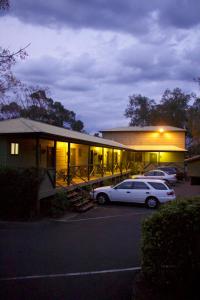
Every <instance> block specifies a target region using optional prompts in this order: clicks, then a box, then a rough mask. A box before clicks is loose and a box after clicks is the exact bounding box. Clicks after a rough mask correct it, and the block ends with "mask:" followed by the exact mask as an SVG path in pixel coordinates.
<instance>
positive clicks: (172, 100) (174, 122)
mask: <svg viewBox="0 0 200 300" xmlns="http://www.w3.org/2000/svg"><path fill="white" fill-rule="evenodd" d="M192 97H193V95H192V94H185V93H184V92H182V91H181V89H179V88H175V89H174V90H172V91H171V90H169V89H167V90H166V91H165V92H164V94H163V96H162V99H161V103H160V105H158V106H157V108H156V110H157V118H156V110H155V111H154V118H153V120H155V121H154V124H155V123H156V122H161V121H162V123H163V124H168V125H171V126H176V127H182V128H184V127H186V125H187V111H188V108H189V102H190V100H191V99H192Z"/></svg>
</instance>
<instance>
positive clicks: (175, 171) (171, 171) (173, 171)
mask: <svg viewBox="0 0 200 300" xmlns="http://www.w3.org/2000/svg"><path fill="white" fill-rule="evenodd" d="M158 170H162V171H164V172H166V173H168V174H176V178H177V180H183V179H184V178H185V174H184V172H182V171H180V170H179V169H178V168H176V167H169V166H160V167H158Z"/></svg>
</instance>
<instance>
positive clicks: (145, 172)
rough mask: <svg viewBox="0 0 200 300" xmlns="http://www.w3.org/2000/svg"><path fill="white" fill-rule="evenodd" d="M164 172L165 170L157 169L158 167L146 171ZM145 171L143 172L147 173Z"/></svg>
mask: <svg viewBox="0 0 200 300" xmlns="http://www.w3.org/2000/svg"><path fill="white" fill-rule="evenodd" d="M157 171H158V172H165V171H163V170H159V169H154V170H149V171H147V172H157ZM147 172H145V173H147Z"/></svg>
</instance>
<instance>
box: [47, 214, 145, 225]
mask: <svg viewBox="0 0 200 300" xmlns="http://www.w3.org/2000/svg"><path fill="white" fill-rule="evenodd" d="M145 214H147V212H140V213H130V214H122V215H115V216H104V217H92V218H85V219H76V220H71V219H70V220H69V219H67V220H64V219H61V220H60V219H52V221H56V222H66V223H71V222H80V221H89V220H101V219H110V218H118V217H126V216H136V215H145Z"/></svg>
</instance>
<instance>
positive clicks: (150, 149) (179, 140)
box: [0, 118, 186, 199]
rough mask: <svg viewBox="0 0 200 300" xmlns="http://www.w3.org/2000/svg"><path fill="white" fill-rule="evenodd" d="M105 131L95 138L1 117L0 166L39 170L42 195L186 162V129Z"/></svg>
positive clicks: (128, 128)
mask: <svg viewBox="0 0 200 300" xmlns="http://www.w3.org/2000/svg"><path fill="white" fill-rule="evenodd" d="M102 134H103V138H99V137H94V136H91V135H88V134H83V133H80V132H76V131H72V130H68V129H65V128H61V127H57V126H52V125H49V124H45V123H41V122H37V121H33V120H29V119H24V118H17V119H10V120H4V121H0V167H11V168H12V167H13V168H22V169H23V168H31V167H34V168H37V169H38V170H40V172H41V173H42V178H43V179H42V182H41V184H40V189H39V199H42V198H45V197H48V196H51V195H53V194H55V192H56V188H59V187H65V188H68V189H71V188H75V187H77V186H84V185H90V184H91V185H92V184H96V183H100V182H103V181H104V180H107V179H116V178H118V179H122V178H125V177H128V176H129V175H130V174H131V173H135V172H138V171H144V170H145V168H147V167H150V166H151V167H153V166H157V165H158V164H165V165H169V164H175V165H179V166H183V163H184V153H185V151H186V150H185V130H184V129H180V128H175V127H169V126H163V127H162V128H160V127H156V126H153V127H152V126H151V127H127V128H116V129H110V130H104V131H102Z"/></svg>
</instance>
